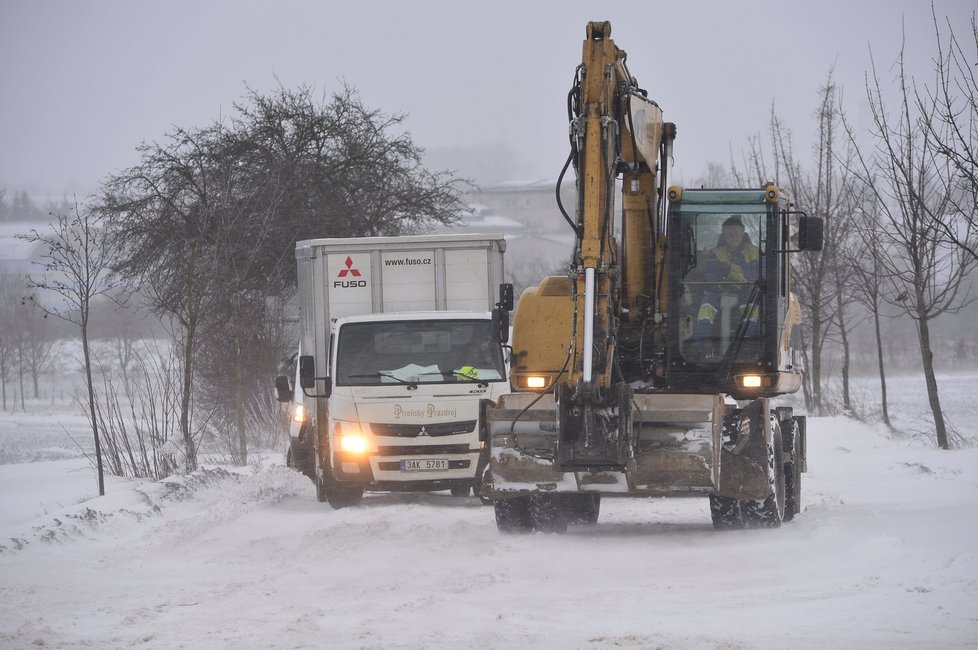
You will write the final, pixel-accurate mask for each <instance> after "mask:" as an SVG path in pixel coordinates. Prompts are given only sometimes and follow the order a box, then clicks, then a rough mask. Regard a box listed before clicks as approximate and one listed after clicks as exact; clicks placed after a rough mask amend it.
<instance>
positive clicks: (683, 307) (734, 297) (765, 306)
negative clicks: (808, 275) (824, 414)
mask: <svg viewBox="0 0 978 650" xmlns="http://www.w3.org/2000/svg"><path fill="white" fill-rule="evenodd" d="M668 198H669V216H668V224H669V226H668V233H669V234H668V241H669V245H668V250H669V252H670V257H669V278H670V284H669V287H668V292H669V295H668V297H667V301H666V302H667V304H668V319H667V322H668V329H669V331H668V336H667V337H666V341H667V344H666V345H667V350H666V358H667V366H668V375H669V388H670V390H672V391H679V392H695V393H708V392H719V393H727V394H730V395H732V396H734V397H735V398H737V399H755V398H758V397H772V396H775V395H780V394H783V393H786V392H792V391H794V390H797V388H798V386H799V385H800V382H801V368H800V364H799V363H797V362H796V361H797V360H796V359H794V358H793V357H794V354H795V352H794V351H795V349H796V348H797V347H798V346H797V336H798V333H797V326H798V325H799V322H800V319H799V317H798V308H797V305H796V304H795V299H794V297H793V296H792V294H791V292H790V273H791V268H790V260H789V254H790V253H791V252H792V250H793V249H792V248H791V247H792V245H795V246H796V247H797V243H794V244H793V240H797V236H795V237H793V236H792V229H793V226H794V229H795V230H796V231H797V230H798V229H799V228H801V227H804V228H805V229H806V230H808V229H809V227H811V229H812V230H814V225H813V224H810V223H809V219H810V218H809V217H806V216H804V215H800V214H799V215H796V214H793V213H791V212H790V209H789V206H788V204H787V201H785V200H784V193H783V192H782V191H781V190H779V189H778V188H777V187H776V186H774V185H767V186H765V187H763V188H758V189H718V190H705V189H700V190H691V189H685V190H684V189H682V188H679V187H672V188H670V189H669V192H668ZM816 243H818V244H820V242H815V241H809V242H807V243H806V247H807V248H808V249H809V250H812V249H813V247H814V245H815V244H816ZM795 250H798V248H796V249H795Z"/></svg>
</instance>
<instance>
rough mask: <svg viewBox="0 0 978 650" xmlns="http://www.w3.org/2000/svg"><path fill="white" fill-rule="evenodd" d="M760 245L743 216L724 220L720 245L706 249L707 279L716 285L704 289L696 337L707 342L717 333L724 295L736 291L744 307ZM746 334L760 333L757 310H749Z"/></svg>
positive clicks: (755, 275) (740, 310)
mask: <svg viewBox="0 0 978 650" xmlns="http://www.w3.org/2000/svg"><path fill="white" fill-rule="evenodd" d="M759 257H760V254H759V251H758V249H757V246H755V245H754V243H753V242H752V241H751V239H750V235H748V234H747V233H746V231H745V228H744V223H743V222H742V221H741V220H740V217H730V218H729V219H727V220H726V221H724V222H723V227H722V229H721V232H720V239H719V241H718V242H717V245H716V246H715V247H714V248H712V249H710V250H709V251H708V252H707V260H706V280H707V281H708V282H712V283H714V284H712V285H710V286H709V287H708V288H707V289H706V291H704V292H703V302H702V303H701V304H700V309H699V313H698V314H697V317H696V327H695V329H694V330H693V340H695V341H707V340H709V339H711V338H713V336H714V330H713V325H714V322H715V321H716V317H717V314H718V313H719V312H720V298H721V297H722V296H723V295H724V294H728V295H729V294H731V293H732V294H735V295H737V297H738V298H739V301H738V302H739V303H740V305H739V307H740V309H739V312H740V313H743V309H744V306H745V303H746V301H747V298H748V296H749V294H750V284H749V283H753V282H754V280H756V279H757V271H758V259H759ZM745 289H746V290H745ZM750 312H751V313H749V314H747V315H746V317H747V319H748V326H747V336H755V335H756V334H757V327H758V323H757V318H758V314H757V309H756V308H753V309H751V310H750Z"/></svg>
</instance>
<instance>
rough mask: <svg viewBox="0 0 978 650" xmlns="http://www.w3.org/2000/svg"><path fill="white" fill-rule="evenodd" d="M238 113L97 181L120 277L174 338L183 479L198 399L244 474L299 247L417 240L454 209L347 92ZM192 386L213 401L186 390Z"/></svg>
mask: <svg viewBox="0 0 978 650" xmlns="http://www.w3.org/2000/svg"><path fill="white" fill-rule="evenodd" d="M235 111H236V112H235V114H234V116H233V117H232V118H231V119H230V120H228V121H226V122H222V121H218V122H215V123H213V124H211V125H210V126H208V127H206V128H201V129H176V130H174V131H173V132H172V133H171V134H170V135H169V136H168V140H167V141H166V142H164V143H162V144H158V143H154V144H151V145H143V146H142V147H140V151H141V153H142V162H141V163H140V164H139V165H137V166H136V167H133V168H131V169H128V170H124V171H123V172H122V173H120V174H117V175H115V176H114V177H112V178H110V179H108V180H107V181H106V183H105V184H104V185H103V188H102V193H101V197H100V209H101V210H102V213H103V214H104V215H106V216H107V217H109V221H110V223H111V225H112V230H113V232H114V234H115V235H116V236H117V237H118V238H119V241H120V242H121V244H122V246H121V247H120V248H121V249H122V254H121V256H120V258H119V260H118V270H119V272H120V273H122V274H123V275H124V276H125V277H127V278H131V279H132V280H133V281H138V282H139V285H140V289H141V290H142V291H143V293H145V294H146V295H148V296H149V297H150V300H151V302H152V304H153V306H154V308H155V309H156V311H158V312H159V313H161V314H166V315H169V316H170V317H172V318H174V319H175V321H176V322H177V323H178V324H179V326H180V333H179V339H180V344H181V347H182V350H183V358H182V366H183V371H184V382H183V398H182V408H181V430H182V432H183V436H184V446H185V447H186V452H187V458H188V468H190V469H192V468H193V466H194V464H195V463H196V443H195V440H194V439H193V431H194V430H195V427H194V426H193V425H192V421H191V417H192V406H193V400H194V399H197V398H203V397H206V398H208V399H209V400H215V399H216V400H221V403H220V404H212V405H210V406H215V407H220V408H219V409H217V408H215V411H218V410H219V411H221V412H223V413H226V414H228V415H227V417H226V418H224V420H223V425H228V423H230V426H231V427H233V428H234V429H235V430H236V438H237V441H238V449H237V450H235V453H234V455H235V456H236V457H237V458H238V459H239V461H240V462H246V459H247V445H246V439H247V438H246V431H245V430H246V426H247V425H246V423H247V420H248V418H247V413H248V404H247V403H246V402H248V401H249V400H250V399H251V397H250V396H252V395H253V386H254V382H253V381H252V378H253V376H254V375H255V373H256V372H257V373H259V374H263V373H265V372H267V374H268V376H270V375H271V374H273V373H274V361H272V360H275V359H277V358H278V357H279V356H280V351H279V350H275V354H268V355H264V357H263V358H265V359H267V360H270V361H268V363H270V364H271V365H270V367H267V368H265V369H264V370H262V369H256V368H255V366H254V361H255V360H256V359H257V358H260V357H261V355H257V354H254V352H255V349H256V348H255V346H256V345H257V344H258V343H264V342H269V344H271V345H276V343H275V342H274V341H273V338H272V337H270V336H269V335H268V332H267V329H268V327H269V323H268V320H269V319H268V318H267V314H266V310H265V308H264V306H265V304H266V300H267V299H268V298H269V297H271V296H275V295H278V294H282V293H285V292H288V291H289V290H291V287H292V286H294V282H295V258H294V247H295V242H296V240H297V239H301V238H303V237H329V236H344V237H349V236H365V235H395V234H400V233H406V232H416V231H420V230H423V229H425V228H426V227H428V226H430V225H431V224H434V223H450V222H452V221H453V220H455V219H456V218H457V215H458V213H459V212H460V211H461V209H462V207H463V205H462V203H461V199H460V196H459V192H458V189H457V185H458V184H459V183H461V180H460V179H455V178H453V177H451V176H450V175H448V174H447V173H431V172H429V171H428V170H426V169H425V168H424V167H423V166H422V165H421V154H422V151H421V149H420V148H419V147H417V146H416V145H415V144H414V143H413V142H412V140H411V138H410V136H409V135H408V134H404V133H401V134H399V133H396V132H395V129H398V128H399V125H400V123H401V121H402V120H403V117H402V116H398V115H394V116H389V115H385V114H383V113H381V112H379V111H376V110H370V109H368V108H366V107H365V106H363V104H362V103H361V102H360V100H359V98H358V97H357V95H356V93H355V92H354V91H352V90H351V89H349V88H346V89H344V91H343V92H341V93H338V94H335V95H333V96H332V98H331V100H330V101H326V100H325V99H323V100H317V99H316V98H315V97H314V96H313V95H312V92H311V90H310V89H308V88H300V89H298V90H295V91H291V90H285V89H280V90H279V91H278V92H276V93H273V94H272V95H260V94H258V93H254V92H251V93H250V94H249V95H248V96H247V97H246V98H245V100H244V101H242V102H241V103H239V104H236V105H235ZM203 337H207V343H206V347H205V345H204V343H203V341H204V338H203ZM205 353H206V354H205ZM215 363H216V364H219V365H218V366H217V367H211V368H204V367H201V364H215ZM201 379H203V380H204V381H205V382H206V381H208V380H212V381H214V382H215V383H214V386H212V387H210V388H213V389H214V390H209V391H204V390H201V391H196V392H195V390H194V387H195V385H196V384H195V382H196V381H199V380H201ZM262 399H267V396H263V398H262Z"/></svg>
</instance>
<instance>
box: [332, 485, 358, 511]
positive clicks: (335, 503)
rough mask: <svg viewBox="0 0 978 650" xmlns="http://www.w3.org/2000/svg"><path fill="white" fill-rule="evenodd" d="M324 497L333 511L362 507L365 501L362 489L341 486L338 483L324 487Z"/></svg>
mask: <svg viewBox="0 0 978 650" xmlns="http://www.w3.org/2000/svg"><path fill="white" fill-rule="evenodd" d="M323 496H324V498H325V501H326V503H328V504H329V505H330V506H331V507H332V508H333V510H339V509H340V508H349V507H350V506H356V505H360V502H361V501H362V500H363V488H362V487H347V486H345V485H344V486H339V485H338V484H336V483H333V484H332V485H326V486H323Z"/></svg>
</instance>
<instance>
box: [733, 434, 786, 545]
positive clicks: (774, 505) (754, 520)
mask: <svg viewBox="0 0 978 650" xmlns="http://www.w3.org/2000/svg"><path fill="white" fill-rule="evenodd" d="M771 428H772V431H771V444H769V445H768V448H767V456H768V470H769V473H770V475H771V479H770V482H771V491H770V492H769V493H768V495H767V498H765V499H757V500H754V499H744V500H743V501H741V502H740V514H741V517H743V520H744V523H745V524H746V525H747V527H749V528H777V527H778V526H780V525H781V522H782V521H783V520H784V493H785V485H784V449H783V447H782V443H781V427H780V426H779V425H778V421H777V420H776V419H773V418H772V421H771Z"/></svg>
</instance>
